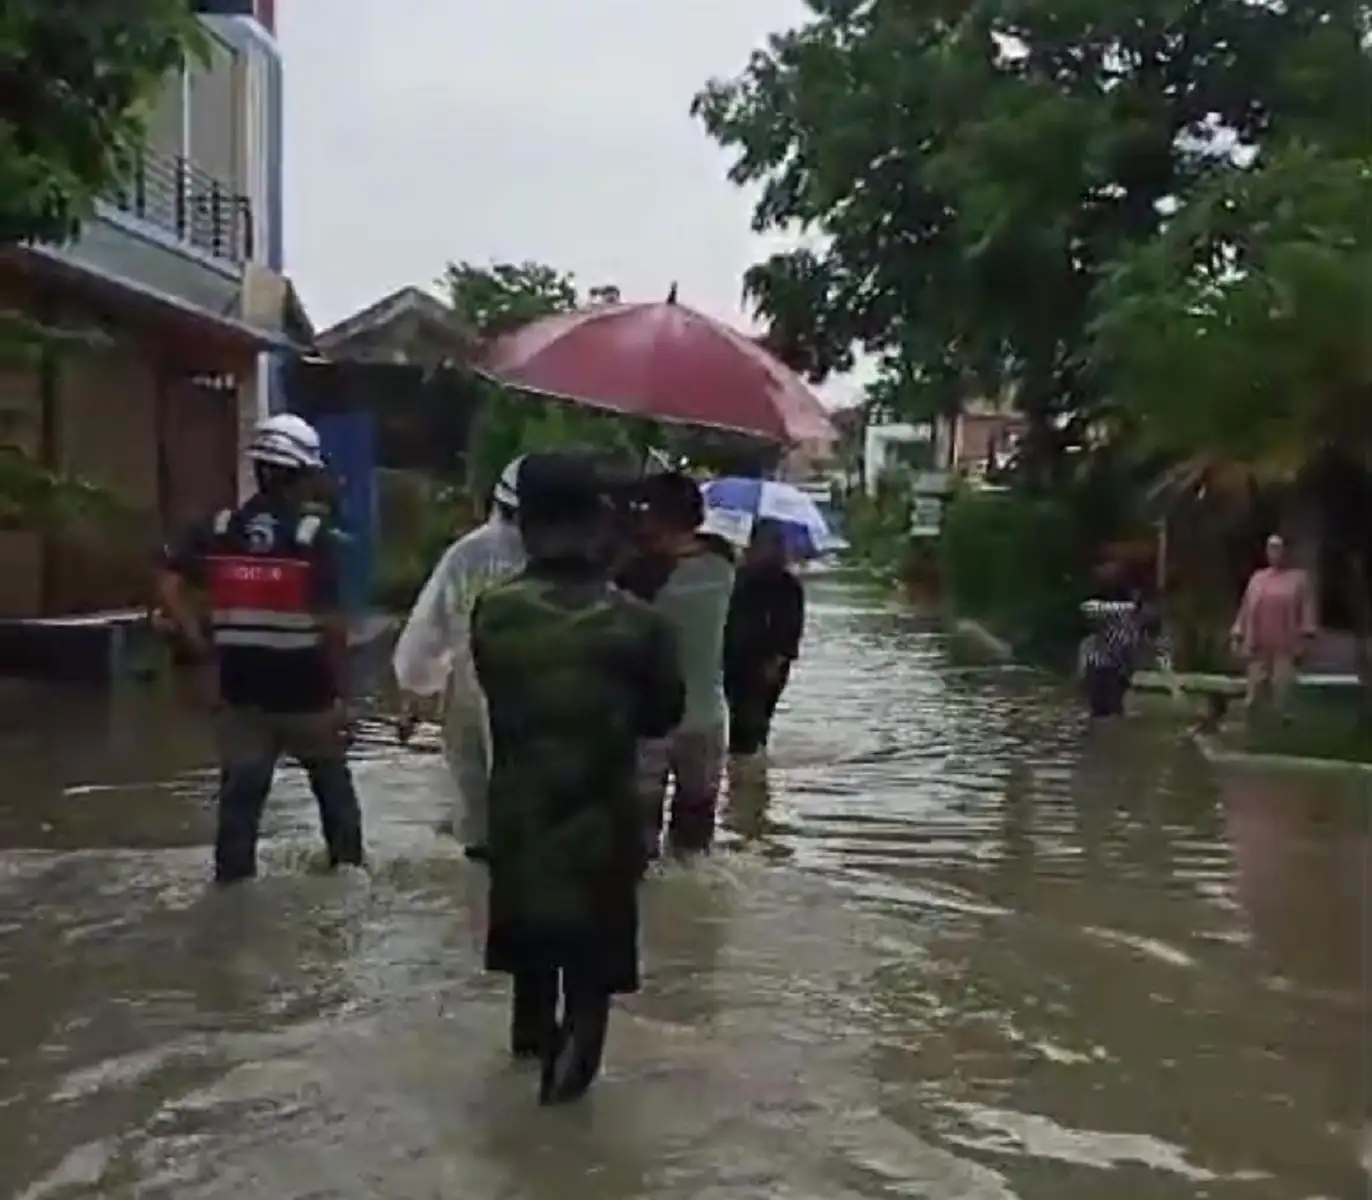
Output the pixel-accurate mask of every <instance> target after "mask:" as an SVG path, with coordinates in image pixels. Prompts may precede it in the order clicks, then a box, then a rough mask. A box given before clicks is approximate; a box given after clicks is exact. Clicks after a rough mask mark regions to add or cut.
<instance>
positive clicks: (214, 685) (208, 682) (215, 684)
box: [191, 650, 224, 712]
mask: <svg viewBox="0 0 1372 1200" xmlns="http://www.w3.org/2000/svg"><path fill="white" fill-rule="evenodd" d="M195 654H196V660H195V665H194V666H192V667H191V688H192V693H193V695H194V696H195V702H196V703H197V704H200V705H202V706H204V707H205V708H206V709H208V710H209V711H210V712H218V711H219V709H220V708H222V707H223V704H224V698H223V696H222V695H221V694H220V691H219V669H218V667H217V665H216V664H215V662H214V660H213V658H211V657H210V656H209V655H208V654H201V653H200V652H199V651H198V650H197V651H195Z"/></svg>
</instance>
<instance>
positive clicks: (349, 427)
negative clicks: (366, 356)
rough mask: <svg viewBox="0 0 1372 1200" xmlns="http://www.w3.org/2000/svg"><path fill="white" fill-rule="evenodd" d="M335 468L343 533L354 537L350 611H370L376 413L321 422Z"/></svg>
mask: <svg viewBox="0 0 1372 1200" xmlns="http://www.w3.org/2000/svg"><path fill="white" fill-rule="evenodd" d="M315 424H316V427H317V428H318V429H319V437H320V440H321V441H322V442H323V443H324V454H325V456H326V457H327V458H328V461H329V468H330V469H331V470H332V471H333V473H334V476H335V477H336V478H337V479H338V481H339V490H340V492H341V498H342V507H343V513H342V517H343V531H344V533H346V534H347V535H348V546H347V552H346V555H345V564H344V599H345V601H346V604H347V608H348V611H349V612H354V613H358V612H362V611H364V610H365V609H366V608H367V606H368V603H369V601H370V598H371V593H372V582H373V578H374V575H375V562H376V525H377V521H376V427H375V423H374V422H373V420H372V416H371V414H370V413H365V412H353V413H335V414H333V415H330V416H324V417H319V418H317V419H316V422H315Z"/></svg>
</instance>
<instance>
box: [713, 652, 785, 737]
mask: <svg viewBox="0 0 1372 1200" xmlns="http://www.w3.org/2000/svg"><path fill="white" fill-rule="evenodd" d="M790 674H791V664H790V663H784V664H783V665H782V667H781V670H780V672H779V673H778V674H777V675H776V676H774V677H769V676H768V674H767V671H766V664H763V663H737V664H734V665H732V666H727V665H726V668H725V671H724V694H725V697H726V698H727V700H728V702H729V753H730V754H732V755H740V756H747V755H751V754H757V753H758V752H760V751H762V750H764V749H766V747H767V739H768V738H769V737H770V736H771V733H772V718H773V717H775V716H776V711H777V705H778V704H779V703H780V702H781V694H782V692H784V691H785V690H786V684H787V681H788V680H789V678H790Z"/></svg>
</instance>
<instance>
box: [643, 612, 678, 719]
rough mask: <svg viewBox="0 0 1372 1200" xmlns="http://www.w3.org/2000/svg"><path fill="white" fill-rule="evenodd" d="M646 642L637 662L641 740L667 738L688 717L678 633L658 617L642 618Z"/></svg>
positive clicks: (667, 622)
mask: <svg viewBox="0 0 1372 1200" xmlns="http://www.w3.org/2000/svg"><path fill="white" fill-rule="evenodd" d="M641 615H642V619H643V641H642V646H641V647H640V651H639V656H638V659H637V662H636V666H637V668H638V680H637V683H638V691H639V695H638V704H637V706H636V709H637V712H636V716H637V718H638V728H637V729H636V730H635V733H637V735H638V736H639V737H640V738H660V737H666V736H667V735H668V734H669V733H671V732H672V730H673V729H675V728H676V727H677V726H678V725H680V724H681V718H682V717H683V716H685V714H686V682H685V680H683V679H682V677H681V666H680V664H679V662H678V659H677V644H676V633H675V632H674V631H673V629H672V626H671V623H670V622H669V621H668V620H667V619H666V618H665V617H663V616H661V615H660V614H659V613H656V612H653V611H651V610H647V611H645V612H643V613H642V614H641Z"/></svg>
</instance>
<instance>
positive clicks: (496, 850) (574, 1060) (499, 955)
mask: <svg viewBox="0 0 1372 1200" xmlns="http://www.w3.org/2000/svg"><path fill="white" fill-rule="evenodd" d="M518 496H519V525H520V532H521V534H522V535H523V539H524V545H525V549H526V552H527V554H528V560H529V561H528V565H527V566H526V568H525V569H524V570H523V572H522V573H521V574H519V575H518V576H516V577H515V578H514V579H513V580H511V581H510V582H508V583H505V584H501V585H498V586H496V587H494V588H492V589H491V590H489V591H487V592H485V593H484V594H483V595H482V596H481V597H480V599H479V600H478V601H477V603H476V607H475V609H474V610H473V613H472V638H471V646H472V658H473V663H474V665H475V668H476V675H477V679H478V681H479V683H480V685H481V688H482V690H483V692H484V693H485V696H486V701H487V706H488V710H489V714H490V731H491V776H490V788H489V818H488V820H489V825H488V834H489V836H488V842H487V845H488V849H489V870H490V906H489V916H488V927H487V936H486V967H487V969H488V970H492V971H500V972H507V973H509V974H511V975H513V976H514V987H513V993H514V995H513V1005H512V1009H513V1011H512V1015H511V1016H512V1019H511V1043H512V1045H511V1049H512V1050H513V1052H514V1053H515V1054H516V1055H517V1056H520V1057H537V1058H539V1059H540V1060H541V1062H542V1066H543V1071H542V1082H541V1087H540V1099H541V1101H542V1102H543V1103H557V1102H560V1101H565V1100H572V1099H576V1098H577V1097H579V1096H581V1095H583V1094H584V1093H585V1092H586V1090H587V1089H588V1088H589V1087H590V1085H591V1083H592V1082H593V1081H594V1079H595V1077H596V1075H597V1074H598V1072H599V1069H600V1061H601V1057H602V1055H603V1052H604V1042H605V1032H606V1025H607V1022H608V1020H609V1010H610V998H611V996H612V995H614V994H617V993H625V992H632V991H636V990H637V989H638V986H639V960H638V907H637V890H638V885H639V883H640V882H641V880H642V877H643V873H644V870H645V867H646V853H645V849H644V844H643V832H642V831H643V821H642V812H641V805H640V803H639V801H638V793H637V789H636V786H635V766H636V752H637V744H638V742H639V740H640V739H642V738H652V737H661V736H663V735H664V734H666V733H667V732H668V731H669V730H671V729H672V728H674V727H675V726H676V724H677V723H678V722H679V721H680V719H681V714H682V708H683V705H684V702H685V695H684V693H685V689H684V685H683V682H682V679H681V675H680V671H679V668H678V666H677V655H676V648H675V644H674V640H673V634H672V630H671V627H670V626H669V625H668V624H667V622H666V621H665V620H664V619H663V618H662V617H660V616H659V615H658V614H657V613H655V612H654V611H653V610H652V609H651V608H650V607H649V606H648V605H646V604H644V603H642V602H641V601H639V600H636V599H635V598H633V597H632V596H629V595H627V594H625V593H623V592H621V591H619V590H618V589H616V588H615V587H613V586H612V584H611V583H610V580H609V571H608V555H607V554H606V552H605V551H606V544H605V543H606V538H607V537H608V536H609V534H610V529H611V525H612V522H611V519H610V518H611V510H610V507H609V504H608V500H607V498H606V492H605V488H604V487H603V486H602V484H601V482H600V480H599V477H598V474H597V472H596V470H595V467H594V463H593V460H590V459H589V458H587V457H585V456H582V455H579V454H573V453H570V452H563V453H544V454H533V455H530V456H528V457H527V458H526V459H525V461H524V462H523V463H522V464H521V467H520V474H519V486H518ZM559 1002H560V1004H561V1010H562V1011H561V1016H560V1017H559V1013H558V1008H559Z"/></svg>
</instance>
